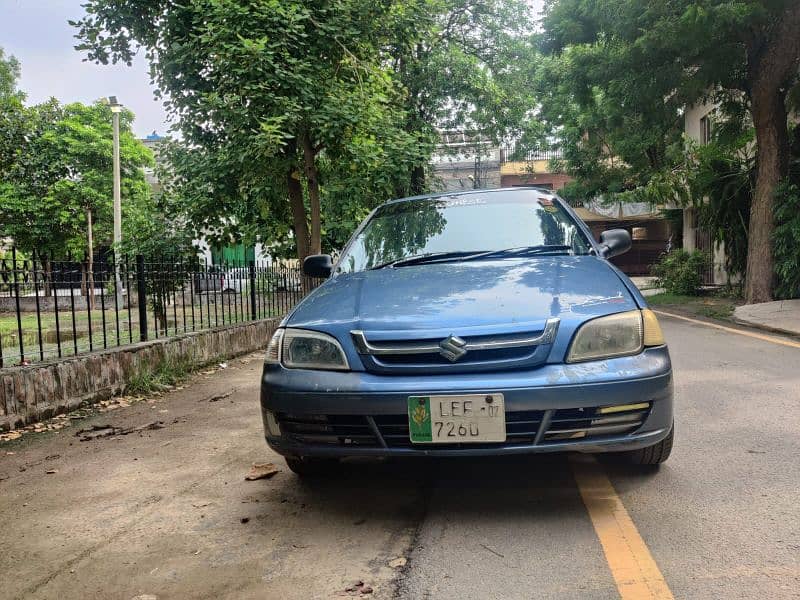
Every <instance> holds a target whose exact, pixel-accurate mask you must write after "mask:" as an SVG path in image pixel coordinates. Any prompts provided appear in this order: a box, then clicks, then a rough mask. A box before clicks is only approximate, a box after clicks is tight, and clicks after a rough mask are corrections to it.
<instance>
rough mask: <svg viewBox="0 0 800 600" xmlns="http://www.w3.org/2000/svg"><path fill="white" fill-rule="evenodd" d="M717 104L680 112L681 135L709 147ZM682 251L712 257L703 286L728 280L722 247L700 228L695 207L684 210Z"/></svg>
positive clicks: (694, 105) (694, 107) (690, 108)
mask: <svg viewBox="0 0 800 600" xmlns="http://www.w3.org/2000/svg"><path fill="white" fill-rule="evenodd" d="M716 110H717V105H716V104H715V103H713V102H702V103H698V104H693V105H691V106H687V107H686V109H685V111H684V113H683V127H684V129H683V130H684V134H685V135H686V137H687V138H688V139H690V140H693V141H694V142H696V143H698V144H703V145H704V144H708V143H709V142H710V141H711V134H712V128H713V122H714V113H715V112H716ZM682 241H683V248H684V250H688V251H690V252H691V251H692V250H701V251H703V252H707V253H708V254H709V255H710V256H711V264H710V265H709V268H708V269H706V271H705V272H704V273H703V283H705V284H706V285H724V284H727V283H728V281H729V278H728V273H727V271H726V270H725V245H724V244H723V243H716V242H714V240H713V239H712V237H711V233H710V232H709V231H706V230H704V229H703V228H702V227H700V224H699V222H698V211H697V209H696V208H694V207H684V208H683V240H682Z"/></svg>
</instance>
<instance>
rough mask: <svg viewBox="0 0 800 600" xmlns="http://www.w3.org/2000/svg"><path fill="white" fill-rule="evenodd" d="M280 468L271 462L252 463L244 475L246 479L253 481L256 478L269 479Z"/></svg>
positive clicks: (278, 471)
mask: <svg viewBox="0 0 800 600" xmlns="http://www.w3.org/2000/svg"><path fill="white" fill-rule="evenodd" d="M280 472H281V470H280V469H279V468H278V467H276V466H275V465H274V464H272V463H253V466H252V468H251V469H250V472H249V473H248V474H247V475H245V476H244V478H245V480H246V481H255V480H256V479H269V478H270V477H272V476H273V475H275V474H276V473H280Z"/></svg>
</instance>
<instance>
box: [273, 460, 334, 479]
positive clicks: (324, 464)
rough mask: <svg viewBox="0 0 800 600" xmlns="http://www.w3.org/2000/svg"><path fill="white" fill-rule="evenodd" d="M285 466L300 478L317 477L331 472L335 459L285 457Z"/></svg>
mask: <svg viewBox="0 0 800 600" xmlns="http://www.w3.org/2000/svg"><path fill="white" fill-rule="evenodd" d="M284 458H285V460H286V465H287V466H288V467H289V469H291V470H292V471H293V472H294V473H295V474H297V475H299V476H300V477H319V476H321V475H326V474H328V473H330V472H331V470H332V469H333V467H334V466H336V463H337V462H338V461H337V460H336V459H335V458H317V457H310V456H286V457H284Z"/></svg>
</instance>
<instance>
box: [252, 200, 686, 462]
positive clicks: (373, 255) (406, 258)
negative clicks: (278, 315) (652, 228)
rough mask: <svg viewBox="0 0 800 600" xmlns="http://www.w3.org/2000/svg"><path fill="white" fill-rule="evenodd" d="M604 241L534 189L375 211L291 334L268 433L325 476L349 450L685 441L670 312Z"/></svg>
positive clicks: (497, 449) (328, 263)
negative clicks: (653, 301) (654, 306)
mask: <svg viewBox="0 0 800 600" xmlns="http://www.w3.org/2000/svg"><path fill="white" fill-rule="evenodd" d="M630 246H631V238H630V235H629V234H628V233H627V231H625V230H619V229H616V230H609V231H606V232H604V233H603V234H602V235H601V239H600V242H599V243H598V242H596V241H595V240H594V239H593V237H592V235H591V233H590V231H589V229H588V228H587V227H586V225H585V224H584V223H583V222H582V221H581V220H580V219H579V218H578V217H577V216H576V214H575V212H574V211H573V210H572V208H571V207H570V206H569V205H568V204H567V203H566V202H564V201H563V200H562V199H560V198H559V197H558V196H556V195H554V194H553V193H551V192H548V191H546V190H541V189H537V188H513V189H502V190H491V191H488V190H480V191H474V192H459V193H455V194H442V195H433V196H420V197H414V198H404V199H401V200H394V201H391V202H387V203H385V204H383V205H382V206H380V207H379V208H377V209H376V210H374V211H373V212H372V213H371V214H370V215H369V216H368V217H367V218H366V220H365V221H364V222H363V223H362V224H361V226H360V227H359V228H358V229H357V230H356V232H355V234H354V235H353V237H352V238H351V240H350V241H349V243H348V244H347V246H346V247H345V248H344V250H343V251H342V253H341V255H340V256H339V258H338V260H337V261H336V262H335V264H334V263H333V261H332V259H331V257H330V256H329V255H315V256H310V257H308V258H307V259H306V260H305V262H304V265H303V269H304V272H305V273H306V274H307V275H309V276H312V277H325V278H327V280H326V281H325V282H324V283H323V284H322V285H320V286H319V287H318V288H317V289H316V290H314V291H313V292H312V293H311V294H309V295H308V296H307V297H306V298H305V299H304V300H303V301H302V302H300V303H299V304H298V305H297V306H296V307H295V309H294V310H293V311H292V312H291V314H289V315H288V316H287V317H286V318H285V319H284V320H283V322H282V323H281V324H280V327H279V328H278V329H277V330H276V332H275V334H274V336H273V338H272V340H271V341H270V343H269V347H268V349H267V355H266V360H265V364H264V371H263V376H262V383H261V409H262V415H263V421H264V429H265V434H266V440H267V443H268V444H269V446H270V447H271V448H273V449H274V450H275V451H277V452H279V453H280V454H282V455H283V456H284V457H285V459H286V461H287V463H288V465H289V467H290V468H291V469H292V470H293V471H295V472H297V473H299V474H301V475H310V474H315V473H319V472H320V471H321V470H324V469H325V467H326V466H327V465H329V464H330V462H332V461H335V460H337V459H339V458H342V457H352V456H381V457H388V456H480V455H495V454H520V453H533V452H561V451H578V452H617V453H624V456H625V457H627V458H628V459H630V461H632V462H633V463H635V464H640V465H657V464H659V463H661V462H663V461H665V460H666V459H667V457H668V456H669V454H670V450H671V448H672V440H673V414H672V394H673V392H672V387H673V386H672V368H671V364H670V358H669V352H668V350H667V346H666V344H665V343H664V337H663V335H662V332H661V328H660V327H659V324H658V321H657V319H656V316H655V315H654V314H653V312H652V311H650V310H649V309H648V308H647V304H646V303H645V300H644V298H643V297H642V295H641V294H640V293H639V291H638V290H637V288H636V287H635V286H634V285H633V284H632V283H631V281H630V280H629V279H628V278H627V277H626V276H625V275H624V274H623V273H622V272H620V271H619V270H618V269H617V268H616V267H615V266H614V265H612V264H611V263H610V262H609V260H608V259H609V258H611V257H612V256H616V255H618V254H620V253H622V252H625V251H626V250H628V249H629V248H630Z"/></svg>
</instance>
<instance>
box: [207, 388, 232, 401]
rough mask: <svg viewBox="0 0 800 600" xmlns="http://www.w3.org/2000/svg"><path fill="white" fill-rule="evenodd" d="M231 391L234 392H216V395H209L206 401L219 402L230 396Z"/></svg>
mask: <svg viewBox="0 0 800 600" xmlns="http://www.w3.org/2000/svg"><path fill="white" fill-rule="evenodd" d="M233 392H234V390H231V391H230V392H226V393H224V394H217V395H216V396H211V397H210V398H209V399H208V401H209V402H219V401H220V400H224V399H225V398H228V397H230V396H231V394H233Z"/></svg>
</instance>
